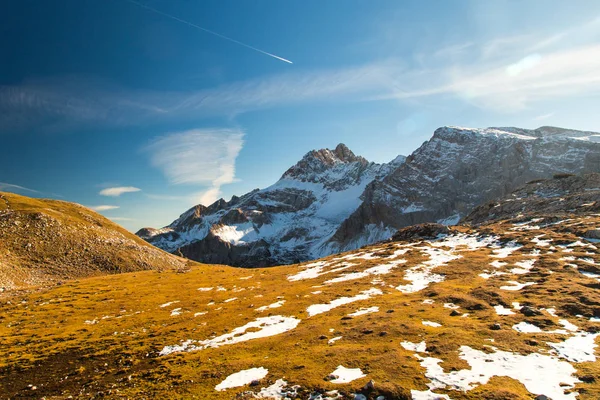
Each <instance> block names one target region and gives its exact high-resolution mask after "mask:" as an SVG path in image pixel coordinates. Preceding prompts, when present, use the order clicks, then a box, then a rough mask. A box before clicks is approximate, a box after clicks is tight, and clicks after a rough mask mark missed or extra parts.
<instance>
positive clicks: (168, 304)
mask: <svg viewBox="0 0 600 400" xmlns="http://www.w3.org/2000/svg"><path fill="white" fill-rule="evenodd" d="M175 303H179V300H176V301H170V302H168V303H165V304H161V305H160V306H159V307H160V308H165V307H169V306H170V305H171V304H175Z"/></svg>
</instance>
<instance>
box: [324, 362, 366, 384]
mask: <svg viewBox="0 0 600 400" xmlns="http://www.w3.org/2000/svg"><path fill="white" fill-rule="evenodd" d="M331 374H332V375H335V376H337V378H336V379H333V380H331V381H330V382H331V383H349V382H352V381H355V380H357V379H360V378H364V377H365V376H366V375H365V374H363V372H362V371H361V370H360V368H346V367H344V366H342V365H339V366H338V367H337V368H336V370H335V371H333V372H332V373H331Z"/></svg>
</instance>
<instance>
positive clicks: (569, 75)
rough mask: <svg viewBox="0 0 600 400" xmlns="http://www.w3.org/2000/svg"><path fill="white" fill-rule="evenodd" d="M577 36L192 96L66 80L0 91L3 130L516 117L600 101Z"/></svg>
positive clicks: (585, 47) (591, 36) (588, 50)
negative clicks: (402, 109)
mask: <svg viewBox="0 0 600 400" xmlns="http://www.w3.org/2000/svg"><path fill="white" fill-rule="evenodd" d="M573 26H574V27H569V28H568V29H565V30H562V31H561V30H559V29H558V28H556V29H555V31H552V33H551V34H548V33H543V32H542V31H539V32H542V33H537V34H536V33H535V32H534V33H531V32H527V34H519V33H517V34H515V35H513V36H509V37H501V36H499V37H493V38H488V39H487V40H482V41H480V42H476V41H472V40H471V39H469V40H468V41H462V42H460V41H458V42H457V43H448V44H445V45H444V46H443V47H442V48H441V49H440V48H437V49H436V48H433V49H431V51H428V52H425V53H423V52H422V51H419V53H415V54H414V58H415V60H417V59H418V62H412V63H411V62H405V61H402V60H400V59H394V58H390V59H384V60H382V59H375V60H373V61H371V62H368V63H366V64H364V65H355V66H343V67H339V68H330V69H317V70H312V71H307V70H305V71H298V72H288V73H284V74H279V75H270V76H266V77H261V78H255V79H249V80H246V81H238V82H233V83H229V84H226V85H220V86H217V87H212V88H205V89H201V90H196V91H191V92H157V91H148V90H128V89H127V88H117V87H111V86H110V85H107V84H105V83H98V82H96V83H94V82H88V81H86V82H81V81H69V80H67V81H66V82H65V81H37V82H29V83H23V84H20V85H13V86H0V130H6V128H7V127H11V128H14V127H27V126H31V125H32V124H33V125H35V126H42V125H44V126H46V125H50V126H52V124H54V123H56V121H57V120H59V121H63V123H66V124H69V126H76V125H81V124H87V125H92V124H103V125H106V126H141V125H147V124H149V123H154V122H169V121H175V120H176V121H182V120H198V119H202V118H205V117H212V116H231V115H236V114H240V113H245V112H249V111H253V110H260V109H269V108H275V107H282V106H289V105H294V104H302V103H314V102H319V101H337V102H340V101H346V102H348V101H370V100H379V101H381V100H396V101H397V100H401V101H406V100H411V99H422V98H426V97H429V96H440V95H441V96H444V95H447V96H452V97H453V100H455V99H458V100H461V101H464V102H466V103H470V104H475V105H476V106H478V107H482V108H489V109H494V110H499V111H514V110H519V109H523V108H525V107H527V106H529V105H531V104H532V103H535V102H538V101H541V100H542V99H543V100H544V101H550V100H557V99H559V100H561V99H567V98H570V97H572V96H586V95H593V94H597V93H599V92H600V45H598V42H597V38H598V37H599V36H600V18H594V19H591V20H589V21H582V23H580V24H574V25H573ZM419 50H420V49H419ZM403 59H406V57H403Z"/></svg>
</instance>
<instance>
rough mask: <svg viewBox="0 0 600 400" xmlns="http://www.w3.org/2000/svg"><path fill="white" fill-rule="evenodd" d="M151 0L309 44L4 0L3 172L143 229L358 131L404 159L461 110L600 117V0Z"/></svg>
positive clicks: (5, 182) (117, 8) (501, 122)
mask: <svg viewBox="0 0 600 400" xmlns="http://www.w3.org/2000/svg"><path fill="white" fill-rule="evenodd" d="M136 1H137V0H136ZM139 2H140V3H142V4H144V5H147V6H149V7H151V8H153V9H156V10H158V11H160V12H161V13H165V14H168V15H170V16H173V17H176V18H179V19H181V20H183V21H187V22H190V23H192V24H195V25H198V26H200V27H203V28H206V29H209V30H212V31H215V32H218V33H219V34H222V35H225V36H228V37H230V38H233V39H235V40H237V41H240V42H242V43H244V44H247V45H250V46H253V47H255V48H258V49H260V50H263V51H265V52H268V53H272V54H274V55H277V56H278V57H281V58H285V59H288V60H291V61H292V62H293V64H290V63H287V62H284V61H281V60H279V59H277V58H274V57H271V56H268V55H266V54H264V53H261V52H259V51H255V50H252V49H249V48H247V47H244V46H242V45H240V44H236V43H233V42H232V41H228V40H226V39H223V38H221V37H218V36H215V35H212V34H209V33H207V32H205V31H202V30H200V29H198V28H195V27H192V26H190V25H188V24H186V23H184V22H182V21H177V20H174V19H173V18H170V17H167V16H165V15H161V14H159V13H156V12H152V11H150V10H148V9H145V8H143V7H141V6H139V5H136V4H134V3H133V2H132V1H130V0H3V1H2V2H0V54H1V57H2V59H1V62H0V190H11V191H16V192H19V193H22V194H26V195H32V196H40V197H53V198H59V199H65V200H69V201H75V202H78V203H81V204H84V205H86V206H90V207H99V206H104V207H100V208H99V210H101V212H102V213H103V214H104V215H106V216H107V217H109V218H113V219H114V220H115V221H117V222H119V223H121V224H122V225H123V226H125V227H126V228H128V229H130V230H136V229H138V228H140V227H143V226H154V227H158V226H163V225H165V224H167V223H169V222H170V221H172V220H173V219H174V218H176V217H177V216H178V215H179V214H180V213H182V212H183V211H185V210H186V209H187V208H188V207H190V206H192V205H193V204H196V203H198V202H204V203H207V202H210V201H212V200H214V199H216V198H218V197H224V198H226V199H229V198H230V197H231V195H233V194H243V193H245V192H247V191H249V190H251V189H253V188H257V187H266V186H269V185H270V184H272V183H273V182H275V181H276V180H277V179H278V178H279V177H280V175H281V174H282V173H283V172H284V171H285V170H286V169H287V168H288V167H289V166H291V165H292V164H293V163H295V162H296V161H297V160H298V159H300V158H301V157H302V155H303V154H304V153H306V152H307V151H309V150H311V149H315V148H323V147H329V148H332V147H334V146H335V145H336V144H337V143H340V142H343V143H346V144H347V145H348V146H349V147H350V148H351V149H353V150H354V151H355V152H356V153H358V154H361V155H363V156H365V157H366V158H367V159H369V160H372V161H376V162H386V161H389V160H391V159H393V158H394V157H395V156H397V155H398V154H405V155H406V154H409V153H410V152H412V151H413V150H414V149H415V148H417V147H418V146H419V145H420V144H421V143H422V142H423V141H425V140H427V139H428V138H429V137H430V136H431V134H432V132H433V130H434V129H435V128H437V127H439V126H442V125H463V126H471V127H487V126H520V127H525V128H535V127H538V126H542V125H555V126H562V127H570V128H575V129H583V130H596V131H598V130H600V113H599V112H598V108H599V106H600V101H599V100H600V2H598V1H595V0H593V1H569V2H566V1H549V0H539V1H533V0H531V1H500V0H494V1H479V0H477V1H466V0H455V1H446V0H444V1H442V0H440V1H433V0H432V1H396V0H391V1H385V0H378V1H366V0H365V1H354V0H328V1H320V0H314V1H312V0H310V1H306V0H305V1H291V0H290V1H266V0H265V1H241V0H238V1H228V0H218V1H208V0H203V1H192V0H139ZM111 188H113V190H108V191H104V192H103V193H104V194H109V195H103V194H101V191H102V190H104V189H111ZM114 188H129V191H128V190H127V189H123V190H119V189H114ZM117 194H119V195H118V196H117ZM111 195H112V196H111ZM111 207H112V208H111ZM116 207H118V208H116ZM109 208H111V209H109Z"/></svg>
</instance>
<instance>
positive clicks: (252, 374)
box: [215, 367, 269, 391]
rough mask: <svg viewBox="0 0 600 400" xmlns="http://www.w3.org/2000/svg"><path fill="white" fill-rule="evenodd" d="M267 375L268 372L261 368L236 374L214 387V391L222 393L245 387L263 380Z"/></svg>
mask: <svg viewBox="0 0 600 400" xmlns="http://www.w3.org/2000/svg"><path fill="white" fill-rule="evenodd" d="M268 373H269V370H268V369H266V368H263V367H260V368H250V369H246V370H243V371H240V372H236V373H235V374H231V375H229V376H228V377H227V378H225V380H224V381H223V382H221V383H219V384H218V385H217V386H215V390H217V391H223V390H227V389H230V388H234V387H240V386H245V385H247V384H249V383H251V382H252V381H255V380H260V379H263V378H264V377H265V376H267V374H268Z"/></svg>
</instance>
